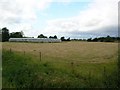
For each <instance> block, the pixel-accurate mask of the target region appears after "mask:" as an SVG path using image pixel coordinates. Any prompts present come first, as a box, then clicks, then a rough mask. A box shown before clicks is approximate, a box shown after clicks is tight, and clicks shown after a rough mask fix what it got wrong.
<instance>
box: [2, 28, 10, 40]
mask: <svg viewBox="0 0 120 90" xmlns="http://www.w3.org/2000/svg"><path fill="white" fill-rule="evenodd" d="M8 40H9V30H8V29H7V28H6V27H4V28H2V42H5V41H8Z"/></svg>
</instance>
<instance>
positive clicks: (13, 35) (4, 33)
mask: <svg viewBox="0 0 120 90" xmlns="http://www.w3.org/2000/svg"><path fill="white" fill-rule="evenodd" d="M0 32H1V34H0V35H1V37H2V42H5V41H9V38H34V37H25V36H24V33H23V31H20V32H12V33H9V29H7V28H6V27H4V28H2V29H0ZM37 38H51V39H58V37H57V36H56V35H55V36H49V37H47V36H45V35H43V34H40V35H38V36H37ZM60 39H61V40H62V41H70V38H68V39H65V37H61V38H60Z"/></svg>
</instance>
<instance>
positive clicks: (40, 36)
mask: <svg viewBox="0 0 120 90" xmlns="http://www.w3.org/2000/svg"><path fill="white" fill-rule="evenodd" d="M38 38H47V36H44V35H43V34H40V35H38Z"/></svg>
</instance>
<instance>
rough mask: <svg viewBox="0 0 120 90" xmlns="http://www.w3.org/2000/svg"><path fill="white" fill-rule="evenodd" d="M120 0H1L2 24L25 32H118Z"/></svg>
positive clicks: (87, 35) (74, 34) (84, 34)
mask: <svg viewBox="0 0 120 90" xmlns="http://www.w3.org/2000/svg"><path fill="white" fill-rule="evenodd" d="M118 1H119V0H0V28H3V27H7V28H8V29H9V30H10V32H16V31H23V32H24V34H25V36H31V37H37V36H38V35H39V34H44V35H46V36H52V35H57V36H58V37H59V38H60V37H61V36H65V37H71V38H90V37H99V36H107V35H111V36H117V34H118V26H117V25H118Z"/></svg>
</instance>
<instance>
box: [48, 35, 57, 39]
mask: <svg viewBox="0 0 120 90" xmlns="http://www.w3.org/2000/svg"><path fill="white" fill-rule="evenodd" d="M49 38H53V39H57V36H56V35H55V36H50V37H49Z"/></svg>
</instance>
